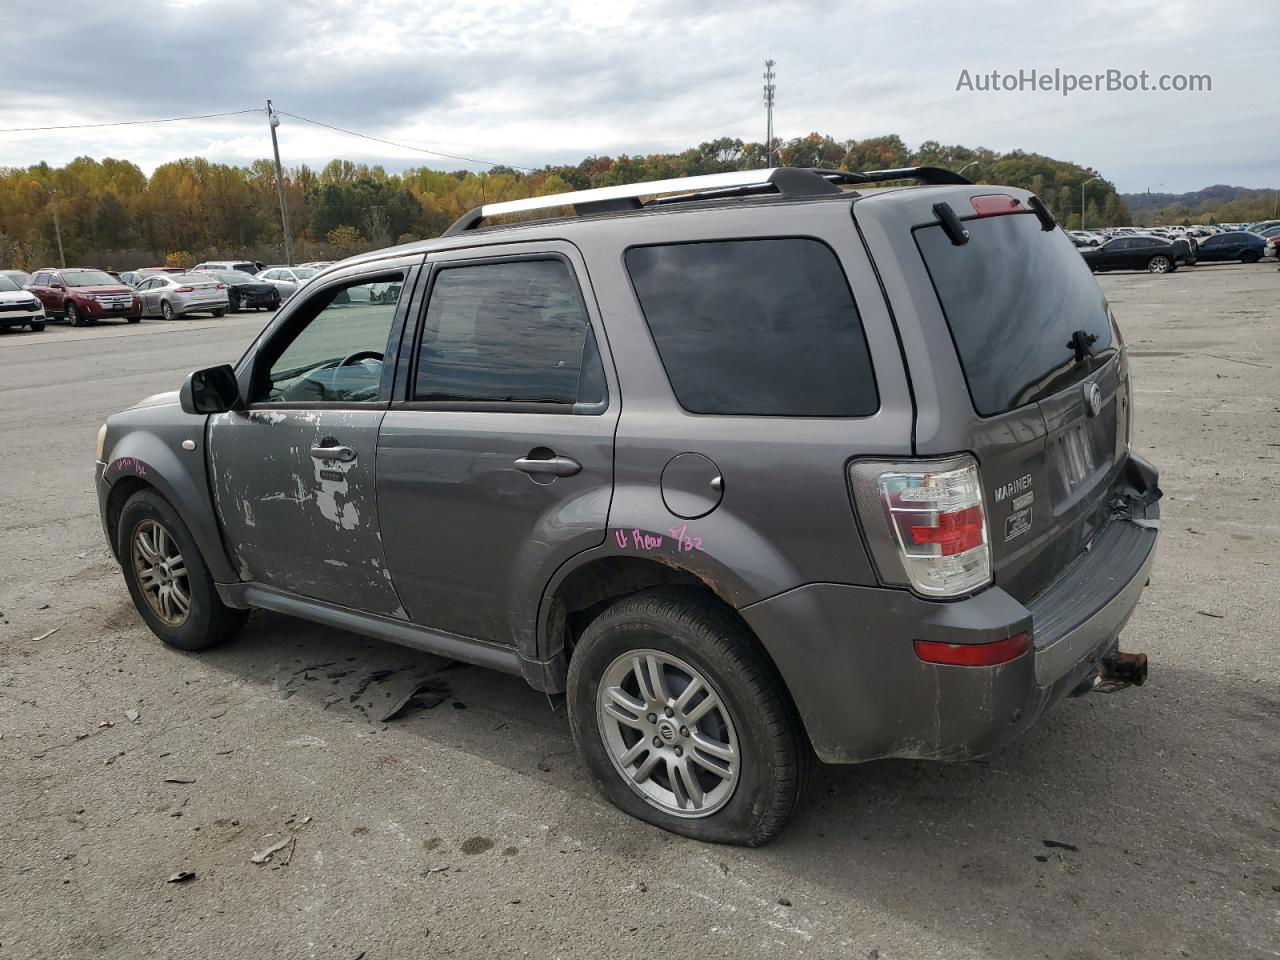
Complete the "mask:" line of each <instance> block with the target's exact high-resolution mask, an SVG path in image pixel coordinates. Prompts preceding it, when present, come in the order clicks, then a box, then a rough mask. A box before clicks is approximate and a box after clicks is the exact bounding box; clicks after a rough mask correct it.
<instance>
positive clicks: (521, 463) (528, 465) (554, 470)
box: [515, 457, 582, 477]
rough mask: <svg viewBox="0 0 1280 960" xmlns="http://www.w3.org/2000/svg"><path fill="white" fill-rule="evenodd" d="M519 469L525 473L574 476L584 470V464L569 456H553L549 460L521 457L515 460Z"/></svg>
mask: <svg viewBox="0 0 1280 960" xmlns="http://www.w3.org/2000/svg"><path fill="white" fill-rule="evenodd" d="M515 468H516V469H517V470H523V471H524V472H525V473H540V474H551V475H552V476H556V477H572V476H573V475H574V474H575V473H578V472H579V471H581V470H582V464H580V463H579V462H578V461H577V460H572V459H570V458H569V457H551V458H549V459H547V460H535V459H534V458H533V457H521V458H520V459H519V460H517V461H516V462H515Z"/></svg>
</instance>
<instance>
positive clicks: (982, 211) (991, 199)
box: [969, 193, 1022, 217]
mask: <svg viewBox="0 0 1280 960" xmlns="http://www.w3.org/2000/svg"><path fill="white" fill-rule="evenodd" d="M969 202H970V203H971V204H973V212H974V213H976V214H977V215H978V216H980V217H998V216H1000V215H1001V214H1002V213H1018V212H1019V211H1020V210H1021V209H1022V202H1021V201H1020V200H1018V198H1017V197H1011V196H1009V194H1007V193H983V194H980V195H979V196H976V197H970V198H969Z"/></svg>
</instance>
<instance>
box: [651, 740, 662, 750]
mask: <svg viewBox="0 0 1280 960" xmlns="http://www.w3.org/2000/svg"><path fill="white" fill-rule="evenodd" d="M653 745H654V746H655V747H657V748H658V749H659V750H661V749H662V738H661V737H654V738H653Z"/></svg>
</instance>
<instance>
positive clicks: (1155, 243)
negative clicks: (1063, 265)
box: [1080, 235, 1195, 273]
mask: <svg viewBox="0 0 1280 960" xmlns="http://www.w3.org/2000/svg"><path fill="white" fill-rule="evenodd" d="M1080 256H1082V257H1083V258H1084V262H1085V263H1086V264H1087V265H1088V267H1089V269H1090V270H1093V271H1095V272H1096V271H1100V270H1146V271H1147V272H1149V273H1172V272H1173V271H1174V270H1177V269H1178V266H1179V265H1180V264H1183V263H1194V262H1195V258H1194V256H1193V254H1192V252H1191V245H1190V243H1189V242H1188V241H1187V240H1186V239H1178V240H1166V239H1164V238H1163V237H1155V236H1150V235H1143V236H1119V237H1114V238H1113V239H1111V240H1108V241H1107V242H1106V243H1104V244H1103V245H1102V246H1100V247H1094V248H1091V249H1087V250H1081V251H1080Z"/></svg>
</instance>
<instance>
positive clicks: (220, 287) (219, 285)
mask: <svg viewBox="0 0 1280 960" xmlns="http://www.w3.org/2000/svg"><path fill="white" fill-rule="evenodd" d="M218 289H219V290H225V289H227V285H226V284H225V283H220V284H218Z"/></svg>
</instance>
